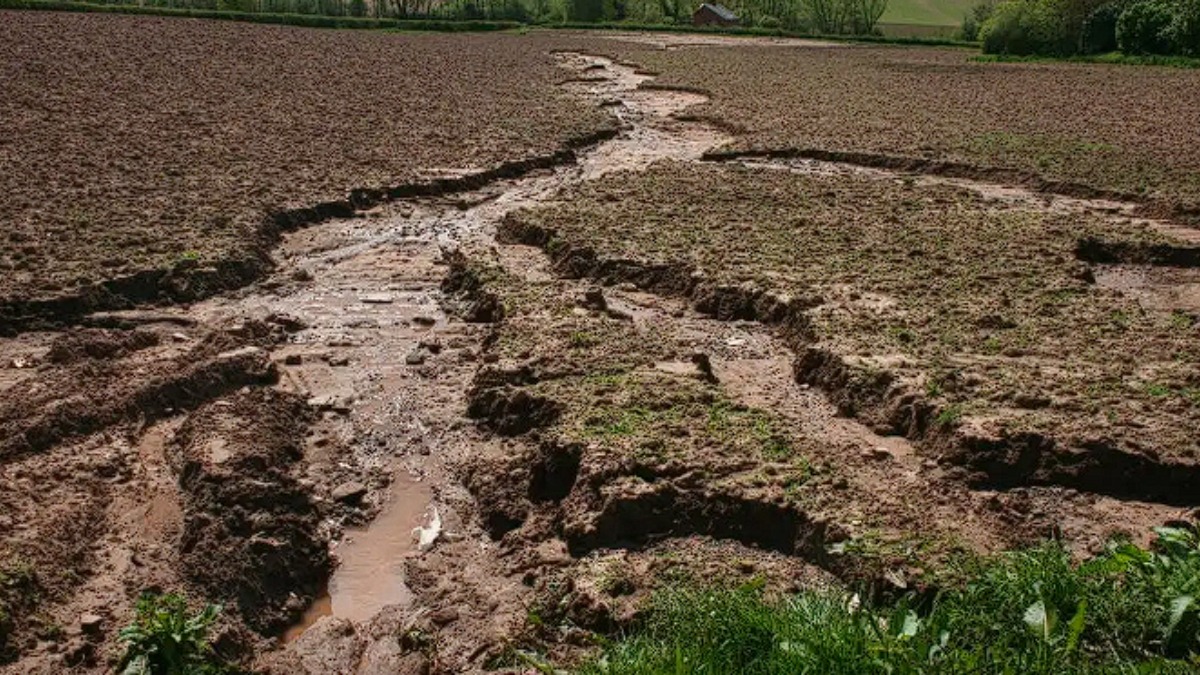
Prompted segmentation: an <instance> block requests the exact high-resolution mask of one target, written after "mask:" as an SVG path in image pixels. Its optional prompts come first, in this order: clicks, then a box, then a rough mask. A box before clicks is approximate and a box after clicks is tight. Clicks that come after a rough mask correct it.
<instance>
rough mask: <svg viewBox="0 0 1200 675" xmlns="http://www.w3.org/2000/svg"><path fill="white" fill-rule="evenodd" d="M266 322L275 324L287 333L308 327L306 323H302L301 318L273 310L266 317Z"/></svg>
mask: <svg viewBox="0 0 1200 675" xmlns="http://www.w3.org/2000/svg"><path fill="white" fill-rule="evenodd" d="M266 322H267V323H270V324H275V325H276V326H279V327H281V328H283V329H284V330H285V331H287V332H289V333H296V332H299V331H302V330H304V329H305V328H308V324H306V323H304V321H303V320H301V319H299V318H297V317H294V316H292V315H291V314H284V313H283V312H275V313H273V314H271V315H269V316H268V317H267V318H266Z"/></svg>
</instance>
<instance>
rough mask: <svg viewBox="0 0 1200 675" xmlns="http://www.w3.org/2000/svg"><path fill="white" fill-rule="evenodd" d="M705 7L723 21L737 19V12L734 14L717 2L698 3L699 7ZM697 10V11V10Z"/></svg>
mask: <svg viewBox="0 0 1200 675" xmlns="http://www.w3.org/2000/svg"><path fill="white" fill-rule="evenodd" d="M705 7H707V8H708V9H709V11H711V12H712V13H713V14H716V15H717V16H719V17H721V18H722V19H723V20H725V21H737V14H734V13H733V12H732V11H731V10H730V9H729V8H728V7H726V6H724V5H717V4H712V3H708V2H706V3H704V4H703V5H700V9H704V8H705ZM697 11H699V10H697Z"/></svg>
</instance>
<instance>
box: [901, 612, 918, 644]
mask: <svg viewBox="0 0 1200 675" xmlns="http://www.w3.org/2000/svg"><path fill="white" fill-rule="evenodd" d="M920 627H921V620H920V619H918V618H917V613H916V612H914V611H912V610H911V609H910V610H908V613H907V614H905V615H904V625H903V626H902V627H901V628H900V637H902V638H910V637H913V636H914V635H916V634H917V629H919V628H920Z"/></svg>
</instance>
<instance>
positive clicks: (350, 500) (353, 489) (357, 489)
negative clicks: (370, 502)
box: [329, 480, 367, 504]
mask: <svg viewBox="0 0 1200 675" xmlns="http://www.w3.org/2000/svg"><path fill="white" fill-rule="evenodd" d="M366 494H367V486H366V485H363V484H362V483H359V482H358V481H354V480H351V481H346V482H345V483H342V484H341V485H339V486H337V487H335V488H333V492H331V493H330V494H329V496H330V497H333V500H334V501H337V502H343V503H346V504H357V503H358V502H360V501H362V498H363V497H364V496H365V495H366Z"/></svg>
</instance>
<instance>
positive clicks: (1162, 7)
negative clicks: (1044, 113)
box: [962, 0, 1200, 57]
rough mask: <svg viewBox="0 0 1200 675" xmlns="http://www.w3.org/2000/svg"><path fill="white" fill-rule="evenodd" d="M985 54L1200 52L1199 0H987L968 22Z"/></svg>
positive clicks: (966, 28) (967, 32)
mask: <svg viewBox="0 0 1200 675" xmlns="http://www.w3.org/2000/svg"><path fill="white" fill-rule="evenodd" d="M962 32H963V37H964V38H965V39H967V40H976V39H977V40H979V41H980V42H981V43H982V45H983V51H984V53H988V54H1013V55H1022V56H1026V55H1040V56H1076V55H1089V54H1104V53H1108V52H1114V51H1117V50H1120V51H1121V52H1122V53H1124V54H1129V55H1161V56H1191V57H1197V56H1200V0H1003V1H997V0H984V1H983V2H981V3H980V4H978V5H976V6H975V7H974V9H973V10H972V11H971V13H970V14H968V15H967V17H966V19H965V21H964V22H963V30H962Z"/></svg>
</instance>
